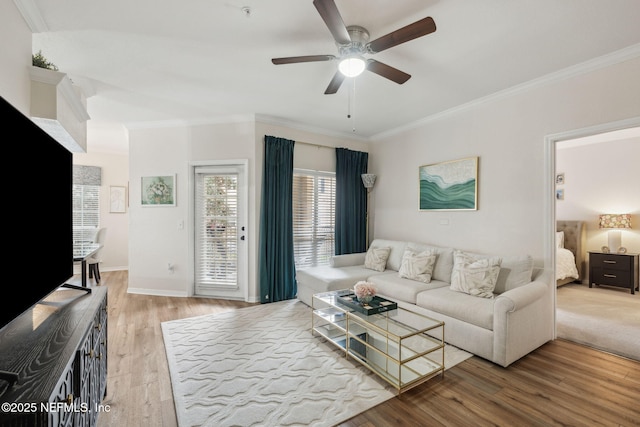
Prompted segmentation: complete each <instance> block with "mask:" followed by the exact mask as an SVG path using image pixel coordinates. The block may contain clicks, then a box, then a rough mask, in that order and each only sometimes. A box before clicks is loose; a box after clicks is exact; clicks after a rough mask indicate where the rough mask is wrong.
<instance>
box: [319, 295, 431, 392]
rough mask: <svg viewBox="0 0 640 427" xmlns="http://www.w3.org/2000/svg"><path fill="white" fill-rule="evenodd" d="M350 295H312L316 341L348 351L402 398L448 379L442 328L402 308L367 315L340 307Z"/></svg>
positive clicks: (348, 356)
mask: <svg viewBox="0 0 640 427" xmlns="http://www.w3.org/2000/svg"><path fill="white" fill-rule="evenodd" d="M351 292H352V291H351V290H348V289H346V290H340V291H332V292H323V293H319V294H315V295H313V298H312V314H311V316H312V318H311V331H312V333H313V334H314V335H320V336H321V337H323V338H324V339H326V340H327V341H328V342H330V343H332V344H334V345H335V346H337V347H339V348H340V349H342V350H344V352H345V357H347V358H351V359H354V360H357V361H358V362H360V363H361V364H363V365H364V366H366V367H367V368H369V369H370V370H371V371H373V372H374V373H376V374H377V375H378V376H380V377H381V378H382V379H384V380H385V381H387V382H388V383H389V384H391V385H392V386H393V387H395V388H396V390H397V391H398V394H400V393H403V392H404V391H406V390H408V389H410V388H412V387H415V386H417V385H419V384H422V383H423V382H425V381H427V380H429V379H430V378H433V377H434V376H436V375H438V374H440V375H444V322H441V321H438V320H434V319H431V318H429V317H427V316H424V315H422V314H419V313H416V312H414V311H411V310H408V309H406V308H403V307H398V308H396V309H393V310H389V311H385V312H382V313H378V314H370V315H367V314H364V313H361V312H360V311H358V310H355V309H354V308H352V307H350V306H349V305H346V304H344V303H343V302H342V301H343V299H342V298H344V297H345V296H347V295H349V294H350V293H351Z"/></svg>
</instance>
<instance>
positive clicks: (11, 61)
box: [0, 0, 31, 116]
mask: <svg viewBox="0 0 640 427" xmlns="http://www.w3.org/2000/svg"><path fill="white" fill-rule="evenodd" d="M0 45H1V46H2V48H1V49H0V56H1V57H2V66H1V67H0V96H2V97H3V98H4V99H6V100H7V101H8V102H9V103H10V104H11V105H13V106H14V107H16V108H17V109H18V110H20V111H21V112H22V113H23V114H24V115H26V116H29V115H30V114H29V108H30V105H31V100H30V98H31V78H30V77H29V68H30V67H31V30H30V29H29V27H28V26H27V23H26V22H25V21H24V19H23V18H22V15H21V14H20V12H19V11H18V9H17V8H16V5H15V4H14V2H13V1H8V0H4V1H1V2H0Z"/></svg>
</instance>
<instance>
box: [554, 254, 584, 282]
mask: <svg viewBox="0 0 640 427" xmlns="http://www.w3.org/2000/svg"><path fill="white" fill-rule="evenodd" d="M569 277H571V278H573V279H577V278H578V277H579V275H578V268H577V267H576V258H575V256H574V255H573V252H571V251H570V250H569V249H565V248H556V280H562V279H567V278H569Z"/></svg>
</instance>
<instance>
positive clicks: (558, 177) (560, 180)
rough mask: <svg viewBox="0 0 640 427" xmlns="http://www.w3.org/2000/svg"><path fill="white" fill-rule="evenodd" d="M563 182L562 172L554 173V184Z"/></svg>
mask: <svg viewBox="0 0 640 427" xmlns="http://www.w3.org/2000/svg"><path fill="white" fill-rule="evenodd" d="M562 184H564V173H558V174H556V185H562Z"/></svg>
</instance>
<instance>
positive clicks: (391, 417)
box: [74, 271, 640, 427]
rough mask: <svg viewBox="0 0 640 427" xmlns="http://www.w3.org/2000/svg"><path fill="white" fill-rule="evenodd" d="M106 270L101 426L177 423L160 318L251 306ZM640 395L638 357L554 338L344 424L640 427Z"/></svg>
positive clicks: (468, 365)
mask: <svg viewBox="0 0 640 427" xmlns="http://www.w3.org/2000/svg"><path fill="white" fill-rule="evenodd" d="M101 274H102V283H101V286H107V287H108V288H109V293H108V315H109V326H108V328H109V329H108V335H109V343H108V353H109V356H108V357H109V359H108V364H109V371H108V377H107V397H106V399H105V400H104V404H105V405H108V406H109V412H104V413H102V414H101V415H100V417H99V418H98V427H111V426H150V427H158V426H163V427H175V426H177V420H176V413H175V407H174V404H173V391H172V389H171V380H170V378H169V368H168V364H167V359H166V352H165V348H164V340H163V337H162V329H161V326H160V325H161V323H162V322H165V321H170V320H175V319H182V318H186V317H194V316H200V315H204V314H210V313H222V312H225V311H228V310H235V309H238V308H243V307H248V306H251V305H253V304H249V303H245V302H241V301H227V300H217V299H212V298H172V297H165V296H149V295H136V294H129V293H127V286H128V274H127V272H126V271H117V272H104V273H101ZM74 279H76V280H77V282H78V283H79V282H80V279H79V278H74ZM90 283H91V285H92V286H95V284H94V283H93V282H92V281H90ZM639 397H640V362H639V361H634V360H631V359H626V358H623V357H619V356H616V355H612V354H610V353H605V352H602V351H598V350H595V349H592V348H589V347H586V346H583V345H579V344H575V343H572V342H570V341H565V340H555V341H552V342H548V343H546V344H545V345H543V346H541V347H540V348H538V349H537V350H536V351H534V352H532V353H531V354H529V355H527V356H525V357H524V358H522V359H520V360H518V361H516V362H514V363H513V364H512V365H510V366H509V367H508V368H502V367H500V366H498V365H496V364H494V363H491V362H489V361H487V360H484V359H481V358H479V357H475V356H474V357H472V358H470V359H467V360H466V361H464V362H462V363H461V364H459V365H456V366H454V367H453V368H451V369H449V370H447V371H446V372H445V375H444V376H443V377H440V376H438V377H436V378H433V379H431V380H429V381H427V382H426V383H424V384H421V385H420V386H417V387H415V388H413V389H411V390H408V391H407V392H406V393H404V394H402V395H401V396H400V397H394V398H392V399H390V400H388V401H386V402H384V403H382V404H380V405H378V406H376V407H374V408H372V409H370V410H367V411H365V412H363V413H362V414H359V415H357V416H355V417H353V418H351V419H350V420H345V421H344V422H343V423H341V424H339V427H416V426H420V427H421V426H429V427H431V426H433V427H439V426H474V427H476V426H478V427H484V426H487V427H489V426H508V427H511V426H540V427H545V426H589V427H591V426H625V427H627V426H640V400H639ZM264 427H280V426H264Z"/></svg>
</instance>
